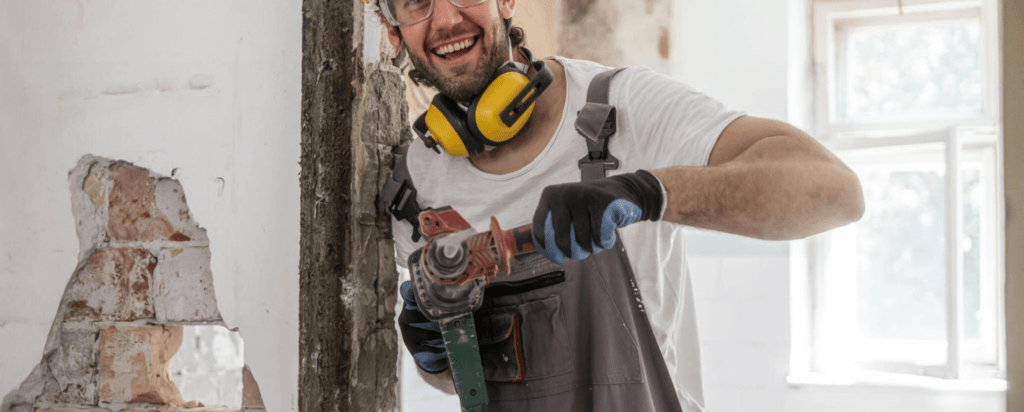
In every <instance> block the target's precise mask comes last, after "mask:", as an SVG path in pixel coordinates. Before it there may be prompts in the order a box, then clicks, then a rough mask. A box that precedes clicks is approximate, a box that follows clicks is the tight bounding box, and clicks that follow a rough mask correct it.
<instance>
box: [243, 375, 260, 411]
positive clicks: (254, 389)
mask: <svg viewBox="0 0 1024 412" xmlns="http://www.w3.org/2000/svg"><path fill="white" fill-rule="evenodd" d="M242 407H243V408H244V407H256V408H262V407H263V395H261V394H260V385H259V384H257V383H256V378H253V377H252V372H250V371H249V365H245V366H244V367H242Z"/></svg>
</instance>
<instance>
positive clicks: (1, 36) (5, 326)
mask: <svg viewBox="0 0 1024 412" xmlns="http://www.w3.org/2000/svg"><path fill="white" fill-rule="evenodd" d="M300 6H301V3H300V2H299V1H295V0H292V1H284V2H281V1H265V0H257V1H239V0H228V1H220V2H204V1H188V0H186V1H179V2H172V3H158V2H135V1H126V0H98V1H90V2H82V1H73V0H68V1H38V2H22V1H13V0H11V1H7V0H4V1H0V56H3V58H2V59H0V176H3V177H2V178H0V192H2V193H3V195H2V196H0V214H2V216H3V218H2V219H0V233H2V235H0V251H2V252H0V281H2V285H3V287H2V288H0V371H2V372H0V393H7V392H8V391H10V390H11V389H13V387H14V386H15V385H17V384H18V383H19V382H20V381H21V380H22V379H24V378H25V376H27V375H28V374H29V372H30V371H31V370H32V367H33V366H34V365H35V364H36V363H37V362H38V359H39V356H40V354H41V352H42V350H43V345H44V342H45V339H46V335H47V332H48V330H49V327H50V323H51V322H52V320H53V316H54V308H56V307H58V303H59V300H60V297H61V293H62V292H63V289H64V285H65V284H66V283H67V280H68V276H69V274H71V273H72V272H73V271H74V269H75V265H76V263H77V261H78V257H77V256H78V253H79V251H78V241H77V237H76V235H75V232H74V227H75V222H74V221H73V218H72V214H71V202H70V197H69V194H68V191H67V173H68V171H69V170H70V169H71V168H72V167H74V165H75V164H76V162H77V160H78V158H79V157H80V156H82V155H84V154H86V153H92V154H96V155H100V156H105V157H109V158H118V159H124V160H127V161H130V162H134V163H136V164H141V165H145V166H146V167H148V168H150V169H151V170H153V171H155V172H157V173H160V174H163V175H167V176H172V175H173V177H175V178H176V179H178V180H179V181H180V182H181V183H182V185H183V186H184V188H185V192H186V193H185V194H186V196H187V198H188V203H189V206H190V208H191V213H192V214H193V216H194V217H195V219H196V220H197V221H200V222H203V225H204V226H205V227H206V229H207V233H208V236H209V238H210V245H211V246H210V249H211V252H212V271H213V273H214V281H215V288H216V290H217V291H218V293H217V299H218V303H219V307H220V311H221V313H222V315H223V318H224V320H225V322H226V323H227V325H229V326H231V327H237V328H239V330H240V332H241V335H242V338H243V339H244V340H245V349H246V351H245V358H246V363H247V364H249V365H250V367H251V369H252V373H253V374H254V375H255V378H256V379H257V380H258V381H259V382H260V383H261V388H262V389H263V398H264V400H265V401H266V405H267V409H268V410H271V411H287V410H295V409H296V407H295V405H296V402H297V399H296V395H295V394H296V390H297V376H298V356H297V351H296V342H297V341H298V331H297V320H298V309H297V305H298V282H297V279H298V276H297V270H298V269H297V268H298V253H299V246H298V245H299V225H298V215H299V213H298V207H299V186H298V179H297V176H298V173H299V166H298V158H299V130H300V127H299V107H300V75H301V73H300V60H299V59H300V56H299V53H300V44H301V31H300V30H301V18H302V17H301V16H302V14H301V10H300Z"/></svg>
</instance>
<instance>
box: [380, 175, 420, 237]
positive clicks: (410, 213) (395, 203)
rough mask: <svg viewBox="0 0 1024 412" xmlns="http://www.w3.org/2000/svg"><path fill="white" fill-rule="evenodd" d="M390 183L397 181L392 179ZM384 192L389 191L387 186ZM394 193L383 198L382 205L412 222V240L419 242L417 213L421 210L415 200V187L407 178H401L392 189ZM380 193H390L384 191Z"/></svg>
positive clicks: (391, 212)
mask: <svg viewBox="0 0 1024 412" xmlns="http://www.w3.org/2000/svg"><path fill="white" fill-rule="evenodd" d="M390 183H392V184H395V183H398V182H396V181H394V180H392V181H391V182H390ZM384 191H385V192H390V191H391V190H389V188H385V190H384ZM393 193H394V194H393V195H391V196H389V197H385V198H384V205H385V207H386V209H387V212H388V213H390V214H391V215H392V216H394V217H396V218H397V219H399V220H405V221H407V222H409V223H410V224H412V241H413V242H419V240H420V236H421V235H420V227H419V214H420V212H422V211H423V210H422V209H421V208H420V205H419V203H417V202H416V188H415V187H413V186H412V184H411V183H409V180H408V179H402V182H401V183H400V184H398V188H397V189H394V192H393ZM382 194H390V193H384V192H382Z"/></svg>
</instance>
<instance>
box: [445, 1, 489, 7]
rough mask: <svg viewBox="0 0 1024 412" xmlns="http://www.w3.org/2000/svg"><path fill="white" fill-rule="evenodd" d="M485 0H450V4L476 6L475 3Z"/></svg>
mask: <svg viewBox="0 0 1024 412" xmlns="http://www.w3.org/2000/svg"><path fill="white" fill-rule="evenodd" d="M485 1H487V0H451V2H452V4H454V5H456V6H459V7H469V6H476V5H477V4H480V3H483V2H485Z"/></svg>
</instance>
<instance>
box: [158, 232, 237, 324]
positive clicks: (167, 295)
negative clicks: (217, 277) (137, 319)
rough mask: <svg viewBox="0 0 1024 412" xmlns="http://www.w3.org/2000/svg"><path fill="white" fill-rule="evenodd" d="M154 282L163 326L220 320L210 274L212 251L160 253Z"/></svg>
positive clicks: (176, 250) (171, 250)
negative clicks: (173, 323)
mask: <svg viewBox="0 0 1024 412" xmlns="http://www.w3.org/2000/svg"><path fill="white" fill-rule="evenodd" d="M158 261H159V263H157V265H156V271H155V273H154V279H155V282H156V293H155V297H154V301H155V304H156V318H157V320H159V321H161V322H194V321H217V320H220V319H221V317H220V311H218V310H217V296H216V294H215V293H214V290H213V273H212V272H211V271H210V249H209V248H205V247H200V248H182V249H170V250H163V251H161V252H160V256H159V259H158Z"/></svg>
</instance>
